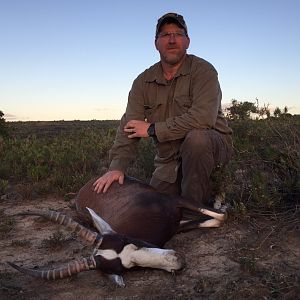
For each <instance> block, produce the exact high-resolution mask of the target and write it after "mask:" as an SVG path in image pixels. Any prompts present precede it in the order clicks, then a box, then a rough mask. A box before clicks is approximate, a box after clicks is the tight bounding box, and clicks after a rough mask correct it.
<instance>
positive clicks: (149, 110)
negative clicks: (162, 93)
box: [144, 103, 162, 123]
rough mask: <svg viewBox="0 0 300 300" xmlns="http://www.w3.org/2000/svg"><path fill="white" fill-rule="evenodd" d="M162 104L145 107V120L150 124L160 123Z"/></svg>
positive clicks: (146, 105) (151, 104)
mask: <svg viewBox="0 0 300 300" xmlns="http://www.w3.org/2000/svg"><path fill="white" fill-rule="evenodd" d="M161 108H162V103H150V104H145V105H144V111H145V119H146V121H147V122H148V123H153V122H157V121H160V117H161V112H160V111H161Z"/></svg>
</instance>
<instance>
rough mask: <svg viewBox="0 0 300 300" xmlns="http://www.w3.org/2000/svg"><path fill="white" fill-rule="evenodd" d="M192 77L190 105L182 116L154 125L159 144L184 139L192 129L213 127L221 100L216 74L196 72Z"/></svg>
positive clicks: (210, 71) (213, 71) (212, 72)
mask: <svg viewBox="0 0 300 300" xmlns="http://www.w3.org/2000/svg"><path fill="white" fill-rule="evenodd" d="M192 76H193V85H192V99H191V102H192V105H191V107H190V108H189V109H188V110H187V112H185V113H183V114H182V115H179V116H176V117H172V118H168V119H166V121H164V122H157V123H155V130H156V135H157V139H158V141H159V142H165V141H170V140H176V139H181V138H184V137H185V135H186V133H187V132H189V131H190V130H192V129H201V128H203V129H205V128H213V127H214V126H215V123H216V119H217V116H218V111H219V108H220V105H221V98H222V93H221V89H220V85H219V81H218V75H217V72H216V71H215V70H208V71H206V72H200V71H199V70H198V71H196V72H195V73H194V74H192Z"/></svg>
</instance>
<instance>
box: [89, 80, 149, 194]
mask: <svg viewBox="0 0 300 300" xmlns="http://www.w3.org/2000/svg"><path fill="white" fill-rule="evenodd" d="M138 79H139V77H138V78H137V79H136V80H135V81H134V83H133V85H132V89H131V91H130V93H129V96H128V103H127V108H126V112H125V114H124V115H123V117H122V119H121V121H120V125H119V127H118V130H117V134H116V138H115V141H114V144H113V146H112V148H111V150H110V151H109V159H110V166H109V171H108V172H107V173H105V174H104V175H103V176H101V177H100V178H98V179H97V180H96V181H95V183H94V190H95V191H96V192H97V193H100V192H104V193H105V192H106V191H107V190H108V189H109V187H110V186H111V184H112V183H113V182H114V181H118V182H119V184H123V182H124V174H125V171H126V169H127V167H128V165H129V164H130V162H131V161H132V160H133V159H134V158H135V157H136V152H137V142H138V140H139V139H138V137H140V136H139V133H140V129H139V128H136V125H135V124H134V123H129V121H130V120H132V119H137V120H140V122H143V123H146V122H144V100H143V93H142V87H141V83H140V80H138ZM128 123H129V125H128ZM131 127H133V128H131ZM138 127H139V126H138ZM133 130H135V132H133Z"/></svg>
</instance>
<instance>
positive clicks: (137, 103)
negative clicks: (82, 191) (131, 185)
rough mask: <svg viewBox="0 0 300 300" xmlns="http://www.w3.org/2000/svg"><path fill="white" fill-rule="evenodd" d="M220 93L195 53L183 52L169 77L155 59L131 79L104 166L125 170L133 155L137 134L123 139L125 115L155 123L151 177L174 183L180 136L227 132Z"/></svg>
mask: <svg viewBox="0 0 300 300" xmlns="http://www.w3.org/2000/svg"><path fill="white" fill-rule="evenodd" d="M221 98H222V92H221V89H220V85H219V81H218V74H217V71H216V70H215V68H214V67H213V66H212V65H211V64H210V63H208V62H207V61H205V60H204V59H201V58H199V57H196V56H194V55H186V58H185V60H184V62H183V64H182V65H181V66H180V68H179V70H178V71H177V73H176V75H175V77H174V78H173V79H172V80H170V81H168V80H166V79H165V78H164V76H163V70H162V67H161V64H160V62H158V63H156V64H154V65H153V66H151V67H150V68H149V69H147V70H145V71H144V72H143V73H141V74H140V75H139V76H138V77H137V78H136V79H135V80H134V82H133V85H132V88H131V91H130V93H129V96H128V103H127V108H126V112H125V114H124V115H123V117H122V119H121V121H120V126H119V128H118V131H117V135H116V139H115V142H114V145H113V147H112V149H111V151H110V160H111V163H110V170H121V171H123V172H125V171H126V168H127V167H128V165H129V163H130V162H131V161H132V160H133V159H134V157H135V153H136V147H137V142H138V140H139V139H138V138H134V139H129V138H128V137H127V136H128V134H127V133H124V131H123V129H124V126H125V125H126V123H127V122H128V121H130V120H146V121H147V122H149V123H155V132H156V136H157V140H156V147H157V155H156V157H155V162H154V163H155V167H156V169H155V171H154V173H153V176H155V177H157V178H158V179H160V180H163V181H167V182H175V180H176V177H177V170H178V166H179V158H180V157H179V150H180V145H181V143H182V141H183V139H184V137H185V135H186V134H187V133H188V132H189V131H191V130H193V129H214V130H217V131H219V132H221V133H223V134H231V133H232V130H231V129H230V128H229V127H228V125H227V122H226V120H225V119H224V117H223V113H222V110H221Z"/></svg>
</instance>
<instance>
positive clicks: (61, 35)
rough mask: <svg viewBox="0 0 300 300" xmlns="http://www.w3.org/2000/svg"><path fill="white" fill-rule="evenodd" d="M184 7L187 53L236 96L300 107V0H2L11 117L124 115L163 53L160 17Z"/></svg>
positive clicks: (3, 88) (2, 85)
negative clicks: (157, 35) (157, 37)
mask: <svg viewBox="0 0 300 300" xmlns="http://www.w3.org/2000/svg"><path fill="white" fill-rule="evenodd" d="M170 11H173V12H178V13H180V14H182V15H183V16H184V18H185V20H186V23H187V25H188V29H189V35H190V38H191V45H190V48H189V50H188V52H189V53H192V54H195V55H197V56H200V57H202V58H204V59H206V60H208V61H209V62H211V63H212V64H213V65H214V66H215V67H216V69H217V70H218V73H219V80H220V83H221V87H222V90H223V104H224V105H226V104H229V103H230V102H231V100H232V99H237V100H239V101H250V102H255V99H256V98H258V99H259V103H260V105H263V104H269V105H270V107H271V108H274V107H280V108H283V107H284V106H287V107H288V109H289V111H290V112H291V113H293V114H296V113H297V114H299V113H300V104H299V100H300V88H299V85H300V54H299V53H300V33H299V28H300V1H298V0H273V1H272V0H247V1H246V0H239V1H234V0H226V1H225V0H210V1H207V0H205V1H202V0H194V1H188V0H186V1H182V0H181V1H177V0H173V1H158V0H152V1H130V0H128V1H121V0H120V1H100V0H99V1H96V0H81V1H79V0H0V110H2V111H3V112H4V114H5V118H6V120H22V121H29V120H92V119H119V118H120V117H121V116H122V113H123V112H124V110H125V107H126V102H127V95H128V92H129V90H130V88H131V84H132V81H133V80H134V78H135V77H137V75H138V74H140V73H141V72H142V71H144V70H145V69H146V68H148V67H149V66H150V65H152V64H154V63H155V62H157V61H158V60H159V55H158V53H157V51H156V50H155V48H154V32H155V26H156V22H157V19H158V18H159V17H160V16H161V15H163V14H164V13H166V12H170Z"/></svg>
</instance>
